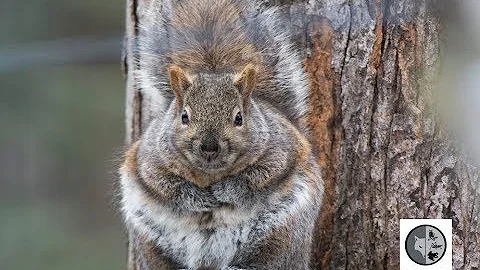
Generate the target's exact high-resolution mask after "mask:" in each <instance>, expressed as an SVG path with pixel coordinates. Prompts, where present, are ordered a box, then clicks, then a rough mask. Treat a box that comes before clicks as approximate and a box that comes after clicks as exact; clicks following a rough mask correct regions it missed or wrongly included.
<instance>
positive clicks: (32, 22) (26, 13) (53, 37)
mask: <svg viewBox="0 0 480 270" xmlns="http://www.w3.org/2000/svg"><path fill="white" fill-rule="evenodd" d="M124 6H125V2H124V1H123V0H82V1H72V0H30V1H17V0H0V269H2V270H14V269H15V270H23V269H28V270H30V269H49V270H54V269H71V270H74V269H125V260H126V259H125V253H126V251H125V242H126V240H125V237H124V234H123V232H122V227H121V222H120V218H119V215H118V214H117V213H116V212H115V211H114V206H113V203H112V196H111V195H112V194H113V193H114V189H113V188H112V183H113V177H114V176H115V174H114V173H115V158H116V156H117V155H116V153H120V151H119V149H120V148H121V147H122V145H123V140H124V95H125V86H124V81H123V78H122V73H121V66H120V57H121V56H120V55H121V41H122V36H123V30H124Z"/></svg>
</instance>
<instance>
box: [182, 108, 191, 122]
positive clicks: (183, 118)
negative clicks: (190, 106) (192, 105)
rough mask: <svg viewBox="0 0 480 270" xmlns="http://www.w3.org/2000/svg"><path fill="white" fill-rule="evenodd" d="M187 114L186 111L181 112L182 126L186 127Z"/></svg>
mask: <svg viewBox="0 0 480 270" xmlns="http://www.w3.org/2000/svg"><path fill="white" fill-rule="evenodd" d="M188 121H189V120H188V113H187V111H186V110H183V112H182V124H184V125H186V124H188Z"/></svg>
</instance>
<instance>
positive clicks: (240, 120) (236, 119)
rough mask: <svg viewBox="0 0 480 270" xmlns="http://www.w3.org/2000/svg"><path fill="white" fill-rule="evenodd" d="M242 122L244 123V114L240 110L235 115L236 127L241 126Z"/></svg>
mask: <svg viewBox="0 0 480 270" xmlns="http://www.w3.org/2000/svg"><path fill="white" fill-rule="evenodd" d="M242 123H243V119H242V114H241V113H240V112H238V113H237V115H236V116H235V121H234V122H233V124H234V125H235V126H236V127H239V126H241V125H242Z"/></svg>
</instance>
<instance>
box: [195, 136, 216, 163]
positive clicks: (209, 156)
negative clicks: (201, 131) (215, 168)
mask: <svg viewBox="0 0 480 270" xmlns="http://www.w3.org/2000/svg"><path fill="white" fill-rule="evenodd" d="M200 151H201V152H202V156H203V157H204V158H205V159H206V160H207V161H208V162H210V161H212V160H214V159H215V158H217V157H218V154H219V153H220V145H219V144H218V140H216V139H215V138H207V139H206V140H204V141H203V142H202V144H201V145H200Z"/></svg>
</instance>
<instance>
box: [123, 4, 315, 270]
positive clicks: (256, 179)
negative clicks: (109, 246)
mask: <svg viewBox="0 0 480 270" xmlns="http://www.w3.org/2000/svg"><path fill="white" fill-rule="evenodd" d="M197 1H201V0H197ZM208 1H211V0H208ZM208 1H207V2H208ZM225 1H227V2H228V1H229V0H225ZM154 2H155V1H154ZM165 2H168V1H165ZM203 2H205V1H203ZM203 2H202V3H203ZM235 3H237V4H238V3H240V4H242V3H243V2H242V1H235ZM155 7H156V5H155V4H152V10H151V12H152V14H151V16H150V18H153V19H151V21H150V22H148V23H147V24H146V25H144V26H143V28H142V30H141V33H142V34H141V35H140V38H139V42H140V45H141V46H140V51H139V60H140V62H139V63H140V66H139V71H138V72H137V74H136V75H137V76H138V77H139V78H140V79H141V84H142V90H143V91H145V93H147V94H151V95H152V96H156V97H157V98H158V103H157V105H158V109H159V110H158V111H157V112H156V114H154V116H153V119H152V121H151V123H150V125H149V127H148V128H147V130H146V131H145V133H144V134H143V136H142V139H141V140H140V142H139V144H138V148H137V146H133V147H132V150H131V151H130V154H129V155H130V156H129V157H127V161H126V162H125V164H124V166H123V167H122V169H121V171H120V173H121V190H122V211H123V214H124V217H125V222H126V225H127V227H128V228H129V231H133V232H135V235H136V236H133V240H134V242H135V243H136V245H135V246H134V247H133V249H134V250H133V252H134V253H136V254H138V256H137V257H138V258H137V259H138V260H139V262H138V263H137V264H136V265H135V266H133V268H134V269H137V270H145V269H173V268H174V267H177V268H185V269H309V266H308V264H309V258H310V246H311V241H312V232H313V228H314V224H315V221H316V219H317V216H318V211H319V209H320V206H321V200H322V196H323V182H322V179H321V172H320V168H319V166H318V164H316V162H315V159H314V157H313V155H312V153H311V147H310V145H309V143H308V141H307V140H306V138H305V137H304V135H303V134H304V133H305V132H304V131H305V128H304V125H303V121H304V120H305V117H306V106H307V105H306V93H307V90H306V83H305V81H306V80H305V75H304V71H303V70H302V68H301V66H300V60H299V58H298V56H297V55H296V53H294V52H293V51H292V50H291V49H290V47H291V46H290V42H289V41H288V37H287V35H285V34H283V33H280V30H279V29H280V25H281V24H280V20H279V18H278V15H276V11H275V10H274V9H268V10H265V11H261V12H258V11H257V9H256V7H255V8H254V7H252V6H245V9H244V10H243V11H242V12H244V14H246V15H245V16H247V14H250V15H248V16H247V17H245V18H244V19H245V21H243V22H242V23H244V24H245V25H244V27H243V28H242V29H244V30H245V31H246V33H247V34H248V37H249V40H250V41H251V42H252V43H253V44H255V46H256V48H257V49H260V50H261V51H262V61H263V64H264V65H266V66H267V67H272V68H273V69H274V71H275V72H274V74H273V75H272V76H271V77H270V78H268V79H267V83H266V84H263V85H262V87H259V86H258V87H255V88H254V90H253V94H252V95H250V92H249V91H247V90H246V89H245V87H246V86H244V85H243V84H241V85H239V84H238V83H237V78H238V71H236V70H235V69H229V68H222V69H217V70H216V69H207V70H205V69H202V70H198V69H197V70H193V69H188V68H189V67H182V68H184V69H185V70H186V71H185V78H188V80H190V81H189V83H188V86H185V87H183V88H182V89H177V90H176V91H172V89H171V88H170V83H169V81H168V72H167V70H166V68H165V66H167V65H169V64H170V62H169V61H168V57H166V56H165V55H168V53H169V50H174V49H175V47H171V44H175V42H178V40H177V41H169V40H168V39H167V36H168V35H167V32H168V31H166V30H165V29H168V16H169V15H168V14H170V13H171V12H172V9H171V5H169V8H167V9H164V10H163V16H164V17H161V15H162V12H161V11H159V9H157V8H155ZM251 14H254V15H251ZM161 18H163V19H161ZM169 42H170V44H168V43H169ZM172 42H173V43H172ZM185 85H187V84H185ZM175 89H176V88H175ZM185 113H186V114H187V115H188V122H187V123H185V122H183V120H182V118H183V116H182V115H184V114H185ZM237 114H241V115H242V119H243V122H242V124H241V125H236V124H234V122H235V121H234V119H235V116H236V115H237ZM205 141H208V142H218V149H219V150H218V156H216V158H215V159H214V160H210V159H209V160H206V159H205V158H204V157H203V156H202V150H201V145H202V144H203V143H204V142H205ZM152 246H153V247H152ZM156 262H158V263H156Z"/></svg>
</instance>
